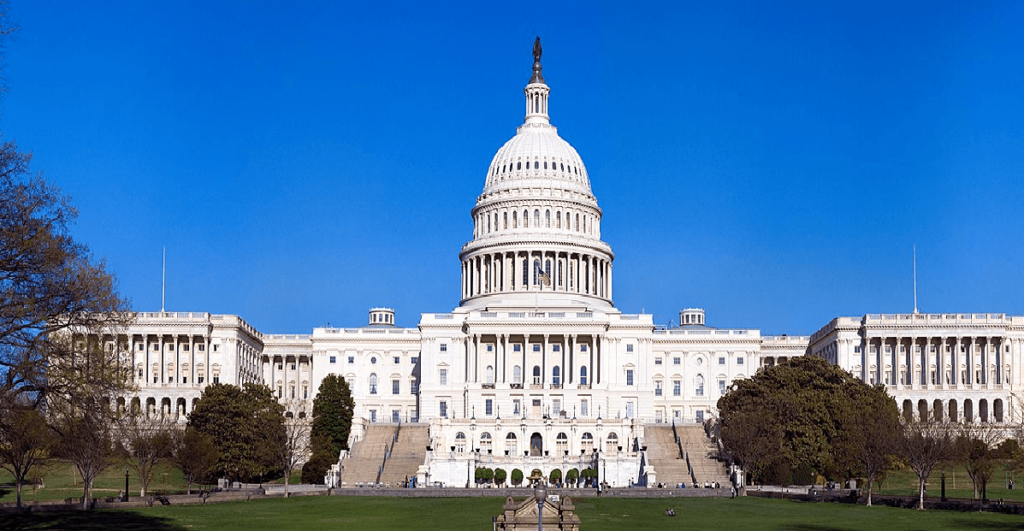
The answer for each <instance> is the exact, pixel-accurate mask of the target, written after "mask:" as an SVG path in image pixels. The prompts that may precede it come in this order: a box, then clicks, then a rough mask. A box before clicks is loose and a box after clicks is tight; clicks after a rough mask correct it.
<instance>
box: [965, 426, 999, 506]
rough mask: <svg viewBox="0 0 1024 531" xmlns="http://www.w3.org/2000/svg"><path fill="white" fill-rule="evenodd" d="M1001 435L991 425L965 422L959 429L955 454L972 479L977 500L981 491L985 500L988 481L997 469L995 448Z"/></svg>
mask: <svg viewBox="0 0 1024 531" xmlns="http://www.w3.org/2000/svg"><path fill="white" fill-rule="evenodd" d="M1001 435H1002V434H1001V430H998V429H997V428H996V427H995V426H993V425H991V424H972V423H969V422H965V423H963V424H960V425H959V426H958V427H957V433H956V438H955V440H954V452H955V455H956V458H957V460H958V461H960V463H962V464H963V465H964V469H965V470H966V471H967V475H968V476H969V477H970V478H971V483H973V485H974V497H973V499H975V500H977V499H978V493H979V490H980V492H981V493H982V499H984V493H985V490H986V487H987V486H988V481H989V479H991V478H992V472H993V471H994V470H995V467H996V452H995V446H996V441H998V440H999V439H1000V438H1001Z"/></svg>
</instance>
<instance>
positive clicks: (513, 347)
mask: <svg viewBox="0 0 1024 531" xmlns="http://www.w3.org/2000/svg"><path fill="white" fill-rule="evenodd" d="M512 352H519V345H518V344H517V345H512Z"/></svg>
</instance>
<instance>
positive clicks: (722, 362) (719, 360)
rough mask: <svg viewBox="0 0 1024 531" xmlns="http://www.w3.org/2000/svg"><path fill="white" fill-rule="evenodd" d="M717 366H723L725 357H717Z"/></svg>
mask: <svg viewBox="0 0 1024 531" xmlns="http://www.w3.org/2000/svg"><path fill="white" fill-rule="evenodd" d="M718 364H719V365H725V356H719V357H718Z"/></svg>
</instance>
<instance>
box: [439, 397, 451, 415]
mask: <svg viewBox="0 0 1024 531" xmlns="http://www.w3.org/2000/svg"><path fill="white" fill-rule="evenodd" d="M437 407H438V410H440V412H441V416H442V417H447V416H448V402H445V401H444V400H442V401H441V403H440V404H438V405H437Z"/></svg>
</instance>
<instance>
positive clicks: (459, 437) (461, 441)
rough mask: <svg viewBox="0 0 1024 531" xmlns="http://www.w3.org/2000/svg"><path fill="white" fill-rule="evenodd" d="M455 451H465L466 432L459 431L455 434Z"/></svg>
mask: <svg viewBox="0 0 1024 531" xmlns="http://www.w3.org/2000/svg"><path fill="white" fill-rule="evenodd" d="M455 451H456V452H459V453H460V454H461V453H463V452H465V451H466V434H465V433H462V432H461V431H460V432H459V433H456V434H455Z"/></svg>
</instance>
